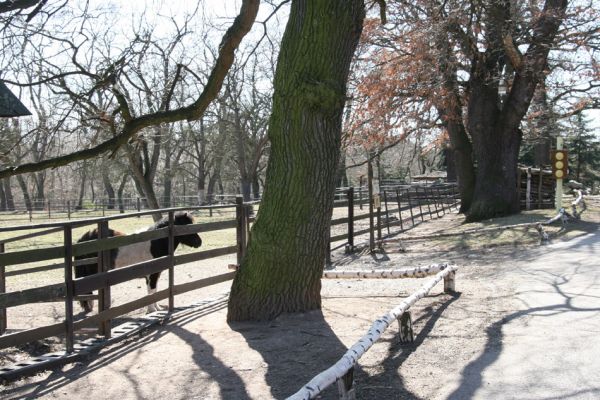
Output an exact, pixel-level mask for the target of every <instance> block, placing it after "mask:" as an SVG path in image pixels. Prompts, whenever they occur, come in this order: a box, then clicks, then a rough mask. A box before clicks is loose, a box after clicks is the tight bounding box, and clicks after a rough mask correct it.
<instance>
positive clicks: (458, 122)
mask: <svg viewBox="0 0 600 400" xmlns="http://www.w3.org/2000/svg"><path fill="white" fill-rule="evenodd" d="M437 47H438V50H439V51H440V55H439V58H438V62H439V63H438V70H439V71H440V73H441V75H442V78H443V88H444V92H443V93H444V96H441V97H440V100H441V102H439V103H438V105H437V108H438V110H439V111H440V115H441V117H442V120H443V121H444V125H445V126H446V131H447V132H448V137H449V138H450V146H449V150H450V153H451V154H452V157H453V160H452V161H454V167H455V171H456V175H457V178H458V192H459V195H460V210H459V212H461V213H466V212H467V211H468V210H469V208H470V207H471V202H472V200H473V190H474V189H475V168H474V167H473V146H472V145H471V140H470V139H469V136H468V135H467V132H466V130H465V125H464V122H463V111H462V99H461V96H460V95H459V89H458V82H457V77H456V74H457V63H456V59H455V56H454V54H453V49H452V48H451V46H450V43H449V42H448V36H447V34H446V33H445V32H444V31H442V32H441V33H440V34H439V35H438V37H437Z"/></svg>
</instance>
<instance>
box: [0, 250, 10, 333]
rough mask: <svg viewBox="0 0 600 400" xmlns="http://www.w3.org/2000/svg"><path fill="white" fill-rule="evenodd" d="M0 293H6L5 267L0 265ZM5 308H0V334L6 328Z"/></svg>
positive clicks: (2, 251) (0, 252)
mask: <svg viewBox="0 0 600 400" xmlns="http://www.w3.org/2000/svg"><path fill="white" fill-rule="evenodd" d="M2 253H4V243H0V254H2ZM0 293H6V267H5V266H4V265H0ZM7 325H8V324H7V321H6V308H0V335H4V332H6V328H7Z"/></svg>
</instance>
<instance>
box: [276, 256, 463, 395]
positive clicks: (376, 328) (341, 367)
mask: <svg viewBox="0 0 600 400" xmlns="http://www.w3.org/2000/svg"><path fill="white" fill-rule="evenodd" d="M456 269H457V267H456V266H455V265H449V266H448V267H447V268H445V269H444V270H443V271H441V272H439V273H438V274H437V275H436V276H435V278H434V279H432V280H431V281H429V282H427V283H426V284H425V285H423V286H421V288H420V289H419V290H417V291H416V292H415V293H413V294H412V295H411V296H409V297H407V298H406V299H405V300H404V301H402V303H400V305H398V306H397V307H395V308H394V309H392V310H391V311H389V312H388V313H387V314H385V315H384V316H382V317H381V318H379V319H378V320H376V321H375V322H374V323H373V325H372V326H371V328H370V329H369V331H368V332H367V334H366V335H364V336H363V337H362V338H361V339H360V340H359V341H358V342H356V343H355V344H354V345H353V346H352V347H350V349H349V350H348V351H347V352H346V353H345V354H344V355H343V356H342V358H341V359H340V360H338V362H336V363H335V364H334V365H332V366H331V367H330V368H328V369H326V370H325V371H323V372H321V373H320V374H318V375H317V376H315V377H314V378H313V379H311V380H310V382H308V383H307V384H306V385H304V386H303V387H302V388H301V389H300V390H299V391H297V392H296V393H294V394H293V395H291V396H290V397H288V398H287V399H288V400H300V399H302V400H308V399H314V398H315V397H316V396H317V395H318V394H319V393H321V391H323V390H324V389H325V388H327V387H328V386H330V385H332V384H333V383H334V382H335V381H336V380H338V379H340V378H341V377H342V376H344V375H345V374H346V372H347V371H348V370H349V369H350V368H352V367H353V366H354V365H356V363H357V362H358V359H359V358H360V357H362V355H363V354H365V353H366V352H367V350H369V349H370V348H371V346H373V344H374V343H375V342H377V341H378V340H379V338H380V337H381V335H382V334H383V332H384V331H385V330H386V329H387V328H388V327H389V326H390V325H391V324H392V323H393V322H394V321H395V320H397V319H398V317H399V316H401V315H402V314H403V313H404V312H405V311H406V310H408V308H409V307H410V306H412V305H413V304H415V303H416V302H417V300H419V299H422V298H423V297H425V296H426V295H427V293H429V291H430V290H431V289H432V288H433V287H434V286H435V285H436V284H437V283H439V282H440V281H441V280H442V279H444V277H445V276H446V275H448V274H449V273H451V272H454V271H456Z"/></svg>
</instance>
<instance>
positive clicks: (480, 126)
mask: <svg viewBox="0 0 600 400" xmlns="http://www.w3.org/2000/svg"><path fill="white" fill-rule="evenodd" d="M471 87H472V93H471V98H472V99H473V100H472V101H470V102H469V109H468V112H469V131H470V132H471V136H472V138H473V150H474V153H475V159H476V161H477V180H476V184H475V191H474V193H473V202H472V204H471V208H470V209H469V215H468V217H467V220H468V221H479V220H482V219H486V218H494V217H499V216H506V215H510V214H515V213H518V212H519V197H518V190H517V160H518V156H519V146H520V145H521V133H520V131H518V129H516V128H513V127H512V126H507V125H506V122H505V121H506V118H502V113H501V112H500V109H499V104H498V101H499V98H498V91H497V88H496V87H494V85H493V84H489V83H487V82H486V81H485V80H478V79H476V78H473V79H472V81H471Z"/></svg>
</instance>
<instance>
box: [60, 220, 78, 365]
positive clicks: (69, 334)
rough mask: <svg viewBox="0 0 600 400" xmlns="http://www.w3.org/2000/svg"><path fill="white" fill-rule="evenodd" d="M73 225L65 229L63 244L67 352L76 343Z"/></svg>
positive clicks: (70, 351) (66, 226)
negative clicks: (74, 326) (74, 327)
mask: <svg viewBox="0 0 600 400" xmlns="http://www.w3.org/2000/svg"><path fill="white" fill-rule="evenodd" d="M72 229H73V228H72V227H71V225H65V227H64V229H63V242H64V243H63V244H64V246H65V287H66V293H65V337H66V347H67V349H66V350H67V353H72V352H73V350H74V345H75V331H74V329H73V298H74V296H73V231H72Z"/></svg>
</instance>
